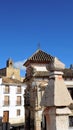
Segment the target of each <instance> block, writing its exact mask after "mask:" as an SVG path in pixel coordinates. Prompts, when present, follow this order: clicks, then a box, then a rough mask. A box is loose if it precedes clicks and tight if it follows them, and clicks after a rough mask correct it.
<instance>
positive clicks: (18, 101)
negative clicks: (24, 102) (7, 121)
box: [16, 96, 21, 105]
mask: <svg viewBox="0 0 73 130" xmlns="http://www.w3.org/2000/svg"><path fill="white" fill-rule="evenodd" d="M16 105H21V96H17V101H16Z"/></svg>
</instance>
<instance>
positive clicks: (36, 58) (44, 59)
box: [24, 50, 54, 66]
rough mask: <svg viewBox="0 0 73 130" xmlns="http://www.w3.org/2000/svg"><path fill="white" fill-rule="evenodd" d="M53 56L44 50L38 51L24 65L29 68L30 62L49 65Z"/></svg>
mask: <svg viewBox="0 0 73 130" xmlns="http://www.w3.org/2000/svg"><path fill="white" fill-rule="evenodd" d="M53 58H54V57H53V56H51V55H50V54H47V53H45V52H44V51H42V50H37V51H36V52H35V53H34V54H33V55H32V56H31V57H30V58H29V59H27V61H26V62H25V63H24V66H27V65H28V64H29V63H30V62H31V63H37V62H38V63H48V62H50V61H52V60H53Z"/></svg>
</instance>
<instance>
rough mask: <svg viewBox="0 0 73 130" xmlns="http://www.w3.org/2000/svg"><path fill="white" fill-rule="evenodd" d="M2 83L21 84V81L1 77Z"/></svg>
mask: <svg viewBox="0 0 73 130" xmlns="http://www.w3.org/2000/svg"><path fill="white" fill-rule="evenodd" d="M2 83H4V84H21V83H22V82H21V81H19V80H17V79H12V78H8V77H3V78H2Z"/></svg>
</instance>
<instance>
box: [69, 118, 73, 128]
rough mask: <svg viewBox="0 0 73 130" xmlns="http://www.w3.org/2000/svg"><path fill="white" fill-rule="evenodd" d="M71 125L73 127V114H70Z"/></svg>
mask: <svg viewBox="0 0 73 130" xmlns="http://www.w3.org/2000/svg"><path fill="white" fill-rule="evenodd" d="M69 126H70V127H73V116H69Z"/></svg>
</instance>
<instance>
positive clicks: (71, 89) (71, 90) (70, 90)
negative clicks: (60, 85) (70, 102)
mask: <svg viewBox="0 0 73 130" xmlns="http://www.w3.org/2000/svg"><path fill="white" fill-rule="evenodd" d="M68 91H69V93H70V95H71V98H72V99H73V88H68Z"/></svg>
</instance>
